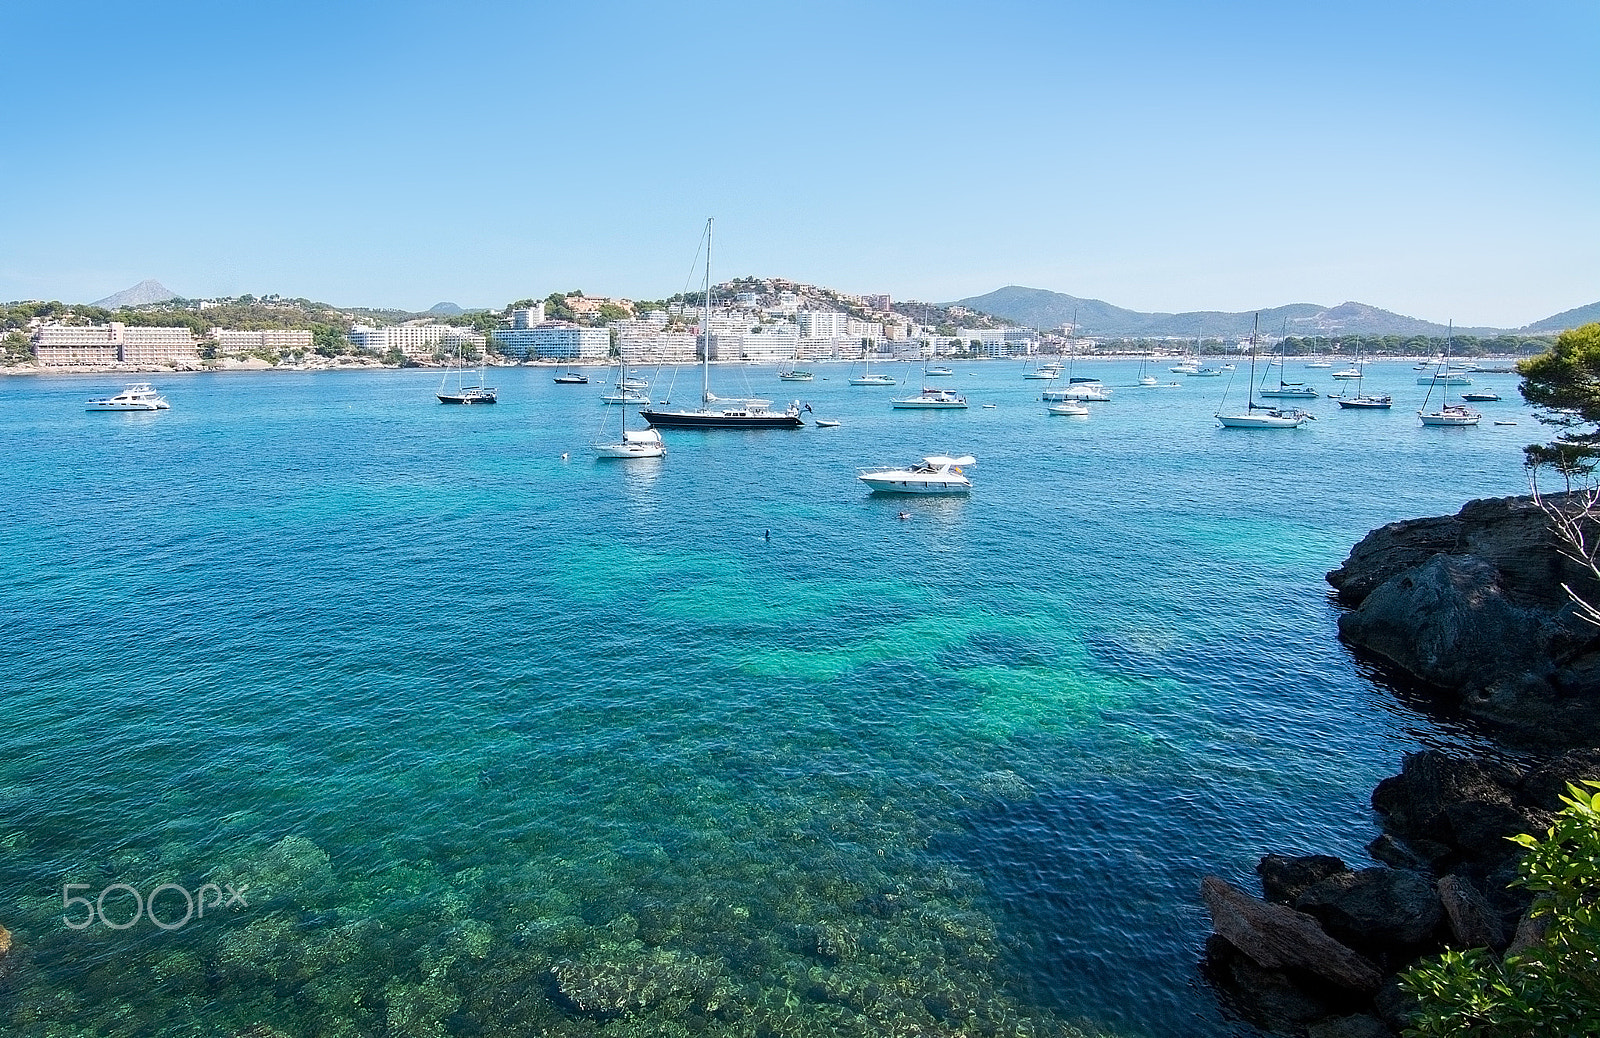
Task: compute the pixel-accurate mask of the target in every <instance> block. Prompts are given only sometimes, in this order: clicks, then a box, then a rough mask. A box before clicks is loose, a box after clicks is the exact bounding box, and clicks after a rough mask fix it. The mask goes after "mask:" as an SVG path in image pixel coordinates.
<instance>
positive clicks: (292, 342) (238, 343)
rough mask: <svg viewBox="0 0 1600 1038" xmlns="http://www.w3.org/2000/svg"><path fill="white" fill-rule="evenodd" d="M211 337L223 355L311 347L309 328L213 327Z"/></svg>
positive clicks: (282, 351) (291, 350) (288, 350)
mask: <svg viewBox="0 0 1600 1038" xmlns="http://www.w3.org/2000/svg"><path fill="white" fill-rule="evenodd" d="M211 338H212V339H213V340H214V341H215V342H216V344H217V352H218V353H219V354H221V355H222V356H224V357H237V356H241V355H243V354H247V353H255V352H265V351H272V352H276V353H289V352H293V351H296V350H301V351H303V350H309V349H310V348H311V329H309V328H263V329H261V330H259V331H237V330H235V329H232V328H213V329H211Z"/></svg>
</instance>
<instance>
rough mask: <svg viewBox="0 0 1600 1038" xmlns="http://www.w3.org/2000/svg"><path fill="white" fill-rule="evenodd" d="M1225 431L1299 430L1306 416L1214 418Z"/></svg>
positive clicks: (1219, 416) (1251, 415) (1226, 416)
mask: <svg viewBox="0 0 1600 1038" xmlns="http://www.w3.org/2000/svg"><path fill="white" fill-rule="evenodd" d="M1214 417H1215V418H1216V420H1217V421H1219V422H1221V423H1222V427H1223V428H1224V429H1298V428H1300V426H1302V425H1304V424H1306V422H1307V420H1308V418H1307V417H1306V416H1298V417H1294V418H1289V417H1286V416H1280V415H1270V414H1219V415H1215V416H1214Z"/></svg>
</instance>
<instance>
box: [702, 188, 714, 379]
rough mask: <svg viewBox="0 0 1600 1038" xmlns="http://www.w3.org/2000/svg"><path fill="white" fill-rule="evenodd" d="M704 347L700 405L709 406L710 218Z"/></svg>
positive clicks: (707, 227)
mask: <svg viewBox="0 0 1600 1038" xmlns="http://www.w3.org/2000/svg"><path fill="white" fill-rule="evenodd" d="M705 304H706V318H705V321H704V322H703V324H704V326H705V327H704V330H705V345H704V346H703V347H702V349H701V353H700V403H701V404H702V405H704V406H710V404H711V217H709V216H708V217H706V298H705Z"/></svg>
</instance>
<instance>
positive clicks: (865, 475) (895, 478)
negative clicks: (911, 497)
mask: <svg viewBox="0 0 1600 1038" xmlns="http://www.w3.org/2000/svg"><path fill="white" fill-rule="evenodd" d="M977 463H978V459H976V458H974V457H973V456H972V455H970V454H967V455H963V456H962V457H959V458H955V457H950V456H949V455H945V454H930V455H929V456H928V457H926V458H923V459H922V460H921V461H919V462H917V463H916V464H915V465H905V466H899V467H894V466H890V467H886V468H876V469H862V470H861V473H860V475H859V476H857V477H856V478H858V479H860V480H861V482H863V483H865V484H866V485H867V486H869V487H871V488H872V490H873V492H874V493H880V494H965V493H968V492H969V491H971V490H972V480H970V479H968V478H967V475H966V473H964V472H962V471H961V466H963V465H976V464H977Z"/></svg>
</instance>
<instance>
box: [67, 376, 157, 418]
mask: <svg viewBox="0 0 1600 1038" xmlns="http://www.w3.org/2000/svg"><path fill="white" fill-rule="evenodd" d="M171 406H172V405H171V404H169V403H167V402H166V400H164V399H162V398H161V396H160V395H159V394H157V393H156V391H155V388H154V387H153V386H151V385H150V383H148V382H129V383H128V384H127V385H126V386H124V387H122V392H120V393H118V394H116V395H115V396H101V397H95V398H93V399H91V400H90V401H89V403H88V405H87V406H86V407H85V408H84V410H86V411H165V410H166V409H168V408H169V407H171Z"/></svg>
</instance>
